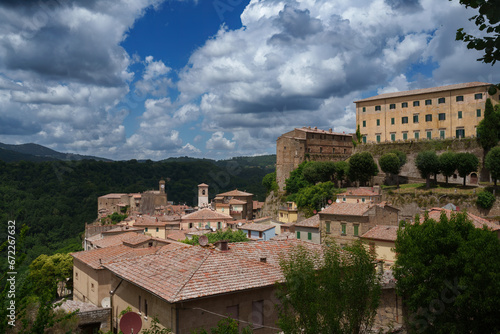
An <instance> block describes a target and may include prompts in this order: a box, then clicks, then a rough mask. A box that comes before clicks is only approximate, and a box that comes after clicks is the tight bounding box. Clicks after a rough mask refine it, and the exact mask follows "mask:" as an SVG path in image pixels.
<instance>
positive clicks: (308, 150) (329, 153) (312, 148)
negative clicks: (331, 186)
mask: <svg viewBox="0 0 500 334" xmlns="http://www.w3.org/2000/svg"><path fill="white" fill-rule="evenodd" d="M352 150H353V144H352V134H345V133H336V132H333V131H332V129H329V130H321V129H318V128H317V127H314V128H311V127H303V128H295V129H294V130H292V131H290V132H287V133H284V134H282V135H281V136H280V137H278V139H277V140H276V181H277V183H278V186H279V189H280V190H283V189H284V188H285V180H286V179H287V178H288V177H289V176H290V172H292V171H293V170H294V169H296V168H297V167H298V166H299V165H300V164H301V163H302V162H304V161H306V160H311V161H340V160H345V159H347V158H348V157H349V156H350V155H351V154H352Z"/></svg>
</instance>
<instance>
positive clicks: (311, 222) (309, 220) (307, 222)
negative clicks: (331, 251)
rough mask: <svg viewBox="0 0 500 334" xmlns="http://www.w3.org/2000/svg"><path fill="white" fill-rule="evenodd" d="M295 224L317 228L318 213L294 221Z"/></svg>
mask: <svg viewBox="0 0 500 334" xmlns="http://www.w3.org/2000/svg"><path fill="white" fill-rule="evenodd" d="M295 226H301V227H314V228H319V214H317V215H314V216H312V217H310V218H307V219H305V220H303V221H301V222H298V223H295Z"/></svg>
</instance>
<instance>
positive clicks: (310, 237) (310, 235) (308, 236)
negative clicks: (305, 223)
mask: <svg viewBox="0 0 500 334" xmlns="http://www.w3.org/2000/svg"><path fill="white" fill-rule="evenodd" d="M307 240H312V233H311V232H307Z"/></svg>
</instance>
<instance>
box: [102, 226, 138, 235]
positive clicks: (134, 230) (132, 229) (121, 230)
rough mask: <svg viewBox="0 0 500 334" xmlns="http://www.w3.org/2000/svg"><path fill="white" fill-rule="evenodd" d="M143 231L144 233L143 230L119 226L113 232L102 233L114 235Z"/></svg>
mask: <svg viewBox="0 0 500 334" xmlns="http://www.w3.org/2000/svg"><path fill="white" fill-rule="evenodd" d="M142 231H144V229H143V228H139V227H133V226H128V225H122V226H117V227H115V228H113V229H111V230H108V231H102V232H101V233H104V234H112V233H117V232H142Z"/></svg>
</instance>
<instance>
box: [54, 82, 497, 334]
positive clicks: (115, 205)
mask: <svg viewBox="0 0 500 334" xmlns="http://www.w3.org/2000/svg"><path fill="white" fill-rule="evenodd" d="M490 86H491V84H488V83H482V82H471V83H465V84H458V85H451V86H443V87H435V88H430V89H419V90H415V91H406V92H399V93H389V94H382V95H378V96H374V97H371V98H367V99H363V100H359V101H356V102H355V103H356V110H357V113H356V114H357V119H356V122H357V125H358V129H359V133H358V134H346V133H335V132H333V131H332V129H326V130H322V129H320V127H314V128H311V127H303V128H295V129H293V130H291V131H289V132H287V133H284V134H283V135H281V136H280V137H279V138H278V139H277V142H276V174H275V180H273V181H275V182H276V185H277V187H276V189H275V191H271V193H270V194H269V196H268V198H267V199H266V201H265V202H259V201H256V200H254V198H253V194H251V193H248V192H246V191H244V190H240V189H234V190H231V191H228V192H222V193H218V194H215V195H214V196H213V197H212V196H210V195H209V194H210V180H207V181H206V182H207V183H201V184H199V185H198V189H197V194H198V201H197V206H194V207H191V206H188V205H185V204H174V203H172V202H170V201H169V200H168V194H167V193H166V191H165V183H166V181H165V180H163V179H162V180H159V183H158V189H157V190H150V191H146V192H142V193H111V194H106V195H103V196H101V197H99V198H98V211H97V213H96V215H97V217H98V218H97V219H96V221H95V222H94V223H91V224H87V225H86V226H85V233H84V238H83V245H82V246H83V249H84V250H83V251H80V252H75V253H72V254H71V255H72V257H73V260H74V267H73V300H68V301H66V302H65V303H63V305H62V306H61V307H63V308H64V309H66V310H67V311H76V310H77V312H78V315H79V327H80V328H81V329H84V330H86V331H89V332H92V331H97V330H101V331H103V332H106V331H109V330H112V331H114V330H118V329H120V328H122V327H120V326H121V320H120V318H121V317H122V315H123V312H128V313H134V314H136V315H138V317H137V319H139V320H137V321H138V323H140V326H141V327H142V329H148V328H151V327H152V326H155V325H159V326H161V328H165V329H168V330H169V331H171V332H172V333H192V332H193V331H196V330H198V329H200V328H205V329H207V328H212V327H215V326H217V324H218V322H219V321H220V320H221V319H224V318H226V317H230V318H232V319H235V320H237V321H238V326H239V330H243V328H245V327H249V328H251V329H253V331H254V332H255V333H279V332H281V331H282V329H280V328H279V326H278V319H279V317H280V313H279V310H278V308H276V307H275V305H276V304H280V303H281V301H280V300H279V299H278V298H277V297H276V294H277V290H278V285H279V284H280V283H283V282H284V281H285V276H284V273H283V271H282V267H281V263H282V262H281V261H282V260H283V257H286V256H287V254H290V252H291V251H292V249H294V248H297V247H302V248H304V249H306V250H309V251H313V252H320V253H321V252H322V251H323V249H324V248H323V247H324V246H325V245H329V244H331V243H334V244H336V245H338V246H339V247H340V248H341V249H344V248H345V249H349V246H350V245H352V244H354V243H358V242H360V243H361V244H362V245H364V247H365V248H366V249H367V250H368V251H369V252H370V253H371V254H373V256H374V257H373V259H374V261H373V263H372V265H373V268H374V270H376V271H377V272H378V273H379V275H380V282H379V284H380V287H381V294H380V297H379V302H378V304H377V308H376V310H375V314H374V317H373V321H372V323H371V324H370V326H371V327H370V328H371V330H372V331H373V332H383V333H389V332H391V333H396V332H401V333H403V332H405V330H406V329H405V326H404V325H405V316H406V315H407V314H408V313H407V310H405V308H404V300H403V296H402V295H401V294H400V293H399V292H398V290H397V288H396V278H395V275H394V272H393V269H394V268H395V265H396V263H397V260H398V254H397V253H396V251H395V249H396V242H397V238H398V231H400V230H401V229H402V226H404V225H403V224H402V222H406V223H408V224H419V223H424V222H425V221H427V220H429V219H431V220H434V221H440V219H442V217H446V219H447V220H451V219H453V217H455V215H456V214H457V213H458V212H460V211H464V210H465V211H464V212H465V214H466V219H467V220H468V221H469V222H470V223H472V224H473V226H474V227H475V228H476V229H479V230H482V229H485V230H487V231H489V233H491V234H492V235H494V236H495V240H499V239H500V225H499V222H498V219H497V217H498V216H499V215H500V211H499V209H498V208H497V207H495V208H493V209H491V210H481V209H480V208H477V207H474V206H471V205H468V204H463V203H462V204H463V205H464V206H465V207H462V208H459V205H462V204H461V203H458V202H457V201H455V200H454V198H455V197H454V196H452V194H453V193H450V195H447V194H448V193H444V194H443V195H439V198H438V199H439V200H438V201H437V202H433V201H430V200H429V201H427V199H425V202H417V199H416V198H415V196H414V195H415V194H416V190H415V191H414V192H413V193H411V194H412V196H414V199H413V200H412V201H409V202H404V203H403V201H402V200H401V199H402V198H403V197H404V195H403V194H401V195H398V193H397V191H399V190H402V188H403V187H402V188H401V189H400V188H399V179H400V178H401V179H402V180H403V181H402V184H412V183H416V182H420V184H422V182H424V183H425V181H426V178H427V179H428V178H429V176H428V175H424V176H423V175H422V173H419V170H418V166H417V167H415V166H416V164H417V163H416V161H417V160H418V158H417V155H418V154H419V153H420V152H419V151H418V150H417V151H416V152H415V151H412V150H411V149H409V150H407V151H406V152H407V156H408V158H407V161H406V156H405V161H404V163H403V164H402V165H401V166H400V167H402V169H401V172H400V173H399V175H397V176H396V177H397V178H398V180H397V185H398V186H397V187H396V186H395V183H396V182H394V177H393V175H392V178H391V173H389V172H386V173H378V174H377V173H374V175H371V176H370V177H369V178H368V181H367V182H360V181H355V180H354V179H349V178H345V179H340V180H337V179H335V181H338V184H339V185H340V186H339V188H338V189H341V191H339V192H337V193H335V194H331V195H332V196H331V198H325V199H324V200H323V201H322V202H321V203H319V209H314V210H309V211H307V210H303V209H302V208H301V207H300V205H298V204H297V203H296V202H295V201H291V200H287V196H285V194H286V192H287V190H288V188H289V186H290V183H289V179H290V178H292V177H293V173H295V172H294V171H296V170H297V169H298V168H300V166H301V165H302V164H304V163H308V162H332V163H337V162H344V161H350V160H353V159H354V158H353V157H354V156H355V155H356V154H360V152H365V151H366V150H367V149H368V148H372V149H373V148H379V149H382V148H383V147H392V146H391V145H399V146H398V147H403V148H405V147H406V148H411V146H412V145H417V144H418V143H425V142H430V141H432V140H435V141H438V142H439V141H445V140H448V141H456V142H463V141H464V140H467V139H469V140H475V139H474V138H475V137H477V133H478V132H477V131H478V130H477V128H478V126H479V124H480V121H481V120H482V119H483V118H484V115H485V108H486V103H487V102H486V100H487V99H491V101H492V102H493V104H494V105H497V104H498V103H499V96H498V94H496V95H493V96H491V95H490V94H488V89H489V87H490ZM356 137H358V140H359V142H356ZM372 151H373V150H372ZM443 151H447V150H446V149H444V150H443ZM462 151H463V152H466V153H464V154H471V153H470V152H472V154H473V155H474V154H476V155H478V158H479V159H481V160H482V159H483V157H482V152H480V151H479V150H474V149H472V150H471V149H468V148H467V147H465V148H464V149H463V150H462ZM454 153H457V154H458V153H460V152H459V151H458V150H457V151H456V152H454ZM392 155H394V154H392ZM376 160H377V162H376V168H377V170H378V165H380V167H381V169H383V168H382V166H383V164H382V162H381V160H382V157H381V155H378V156H377V157H376ZM481 168H484V167H480V166H479V165H478V164H476V166H475V168H473V169H472V170H470V171H468V173H467V174H466V175H463V173H461V172H460V173H459V172H458V171H456V170H455V169H456V168H455V169H453V170H452V172H451V173H450V174H449V175H441V174H440V173H437V172H433V173H426V174H432V175H433V176H434V177H435V182H436V184H437V183H438V182H440V183H444V181H445V177H446V185H448V183H449V184H452V185H458V186H460V185H462V184H463V185H464V186H466V188H464V189H471V191H472V192H473V194H476V191H478V192H479V191H482V188H484V184H490V183H491V182H493V181H495V180H494V178H490V176H489V175H488V177H487V179H484V177H483V179H481V175H484V173H482V171H481ZM438 174H440V175H438ZM458 174H460V175H459V176H458ZM448 176H449V178H448ZM329 179H332V180H333V179H334V178H333V177H332V176H331V175H330V176H329ZM495 182H496V181H495ZM362 183H366V184H363V185H360V184H362ZM388 185H389V187H388ZM395 187H396V188H395ZM384 189H386V190H384ZM387 189H389V190H387ZM450 189H452V190H451V191H453V189H454V192H455V193H456V189H457V188H450ZM391 193H392V194H391ZM398 196H399V197H398ZM426 196H429V195H426ZM441 200H442V201H447V203H446V205H441V204H443V203H444V202H442V201H441ZM420 204H421V205H420ZM462 209H464V210H462ZM497 212H498V213H497ZM113 215H123V217H124V218H123V219H122V220H120V221H119V222H118V223H116V222H112V221H111V218H110V217H112V216H113ZM226 232H231V233H240V235H242V236H243V237H246V238H247V239H248V241H245V242H241V241H240V242H231V241H229V240H224V239H220V240H217V241H215V242H209V239H210V238H209V236H211V235H216V234H217V233H220V234H222V233H226ZM186 241H187V242H186ZM191 241H192V243H191Z"/></svg>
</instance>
